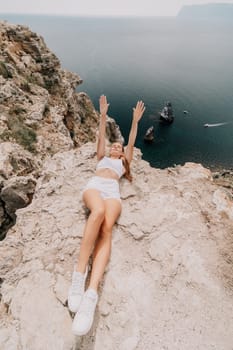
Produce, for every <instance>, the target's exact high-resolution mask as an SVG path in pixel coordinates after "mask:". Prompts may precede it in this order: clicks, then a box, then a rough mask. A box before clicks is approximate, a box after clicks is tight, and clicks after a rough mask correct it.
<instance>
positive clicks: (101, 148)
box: [97, 95, 109, 160]
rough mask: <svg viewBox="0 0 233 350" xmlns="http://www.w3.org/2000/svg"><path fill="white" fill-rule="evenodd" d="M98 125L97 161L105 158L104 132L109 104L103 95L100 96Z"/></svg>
mask: <svg viewBox="0 0 233 350" xmlns="http://www.w3.org/2000/svg"><path fill="white" fill-rule="evenodd" d="M99 105H100V124H99V135H98V142H97V159H98V160H100V159H101V158H103V157H104V156H105V131H106V117H107V112H108V107H109V103H108V102H107V98H106V96H104V95H101V96H100V99H99Z"/></svg>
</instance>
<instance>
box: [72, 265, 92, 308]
mask: <svg viewBox="0 0 233 350" xmlns="http://www.w3.org/2000/svg"><path fill="white" fill-rule="evenodd" d="M87 272H88V268H86V271H85V273H84V274H82V273H80V272H77V271H74V272H73V275H72V284H71V286H70V288H69V292H68V307H69V309H70V311H72V312H77V311H78V308H79V306H80V304H81V301H82V298H83V294H84V288H85V281H86V277H87Z"/></svg>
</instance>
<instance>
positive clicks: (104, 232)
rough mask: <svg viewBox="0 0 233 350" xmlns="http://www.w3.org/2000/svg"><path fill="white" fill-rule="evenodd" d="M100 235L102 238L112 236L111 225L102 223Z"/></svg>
mask: <svg viewBox="0 0 233 350" xmlns="http://www.w3.org/2000/svg"><path fill="white" fill-rule="evenodd" d="M100 237H101V238H102V239H106V240H108V239H110V240H111V238H112V225H106V224H104V225H103V226H102V229H101V232H100Z"/></svg>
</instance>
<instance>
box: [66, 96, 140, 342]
mask: <svg viewBox="0 0 233 350" xmlns="http://www.w3.org/2000/svg"><path fill="white" fill-rule="evenodd" d="M99 103H100V125H99V136H98V143H97V159H98V163H97V167H96V172H95V176H94V177H92V178H91V179H90V180H89V182H88V183H87V185H86V187H85V188H84V190H83V201H84V203H85V205H86V206H87V208H88V209H89V210H90V215H89V217H88V220H87V222H86V226H85V229H84V234H83V239H82V242H81V247H80V253H79V257H78V264H77V266H75V270H74V272H73V276H72V285H71V287H70V289H69V294H68V306H69V309H70V310H71V311H72V312H76V315H75V317H74V321H73V326H72V330H73V333H74V334H76V335H84V334H86V333H87V332H88V331H89V330H90V328H91V326H92V323H93V318H94V312H95V307H96V304H97V301H98V294H97V290H98V286H99V283H100V281H101V279H102V277H103V274H104V270H105V267H106V265H107V263H108V260H109V257H110V252H111V240H112V229H113V226H114V224H115V222H116V220H117V218H118V217H119V215H120V213H121V198H120V193H119V180H120V178H121V177H122V176H124V177H126V178H127V179H128V180H129V181H132V177H131V174H130V168H129V165H130V162H131V160H132V158H133V149H134V143H135V139H136V135H137V128H138V122H139V120H140V119H141V117H142V115H143V113H144V111H145V107H144V103H143V102H142V101H138V102H137V105H136V107H135V108H134V109H133V120H132V126H131V130H130V134H129V141H128V145H127V146H126V148H125V151H124V147H123V145H122V144H121V143H118V142H115V143H113V144H112V146H111V149H110V154H109V157H107V156H105V131H106V116H107V112H108V107H109V104H108V103H107V99H106V96H104V95H102V96H101V97H100V100H99ZM91 254H92V258H93V260H92V261H93V263H92V271H91V276H90V283H89V286H88V289H87V290H86V291H85V292H84V288H85V280H86V276H87V272H88V268H87V266H88V260H89V257H90V255H91Z"/></svg>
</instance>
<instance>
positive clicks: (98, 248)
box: [89, 199, 121, 291]
mask: <svg viewBox="0 0 233 350" xmlns="http://www.w3.org/2000/svg"><path fill="white" fill-rule="evenodd" d="M104 202H105V217H104V221H103V224H102V226H101V228H100V233H99V236H98V238H97V240H96V244H95V249H94V252H93V264H92V273H91V279H90V285H89V288H92V289H95V290H96V291H97V289H98V285H99V283H100V281H101V279H102V276H103V274H104V270H105V267H106V265H107V263H108V261H109V258H110V254H111V246H112V229H113V226H114V224H115V222H116V220H117V218H118V217H119V215H120V213H121V203H120V201H119V200H117V199H107V200H105V201H104Z"/></svg>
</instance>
